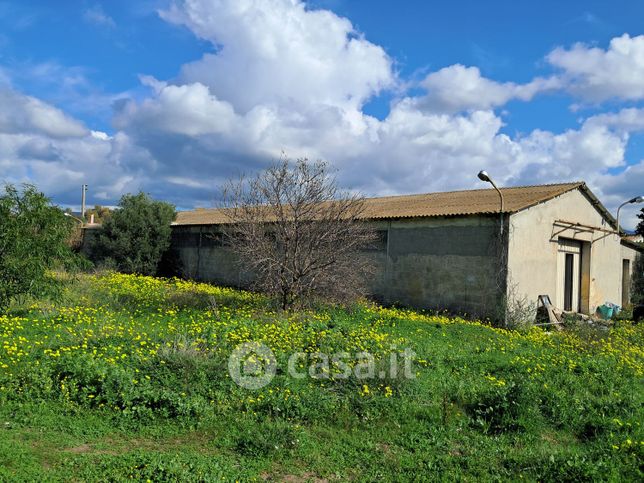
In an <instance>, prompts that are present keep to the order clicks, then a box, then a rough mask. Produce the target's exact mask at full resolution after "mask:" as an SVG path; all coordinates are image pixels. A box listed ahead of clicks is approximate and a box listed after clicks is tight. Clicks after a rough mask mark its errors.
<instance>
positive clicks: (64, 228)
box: [0, 184, 81, 311]
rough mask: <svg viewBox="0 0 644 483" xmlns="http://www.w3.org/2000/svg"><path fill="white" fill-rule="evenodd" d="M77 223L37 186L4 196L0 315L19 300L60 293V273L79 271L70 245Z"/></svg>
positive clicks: (10, 189) (0, 198)
mask: <svg viewBox="0 0 644 483" xmlns="http://www.w3.org/2000/svg"><path fill="white" fill-rule="evenodd" d="M73 230H74V222H73V221H72V220H70V219H69V218H67V217H66V216H65V215H64V213H63V211H62V210H60V209H59V208H57V207H55V206H52V204H51V202H50V200H49V198H47V197H46V196H45V195H44V194H43V193H41V192H39V191H38V190H37V189H36V187H35V186H32V185H24V186H23V188H22V190H20V189H18V188H16V187H15V186H13V185H10V184H8V185H5V186H4V190H3V192H1V193H0V311H4V310H6V308H7V306H8V305H9V303H10V302H11V301H12V300H13V299H15V298H16V297H19V296H25V295H32V296H45V295H48V296H54V295H57V294H58V293H59V292H60V287H61V281H60V277H58V278H56V277H55V276H54V274H53V273H52V271H53V270H55V269H57V268H67V269H69V268H72V267H76V266H78V263H79V262H80V260H81V259H80V257H78V256H77V255H75V254H74V253H73V252H72V250H71V248H70V246H69V243H68V240H69V238H70V235H71V233H72V232H73Z"/></svg>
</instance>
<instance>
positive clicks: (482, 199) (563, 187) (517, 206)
mask: <svg viewBox="0 0 644 483" xmlns="http://www.w3.org/2000/svg"><path fill="white" fill-rule="evenodd" d="M577 188H583V189H584V191H585V192H588V193H589V190H588V189H587V188H586V185H585V184H584V183H583V182H574V183H560V184H547V185H536V186H518V187H514V188H501V192H502V193H503V198H504V210H503V211H504V212H506V213H514V212H517V211H521V210H524V209H526V208H529V207H531V206H534V205H536V204H539V203H543V202H544V201H547V200H550V199H552V198H554V197H556V196H559V195H562V194H564V193H567V192H568V191H572V190H574V189H577ZM591 195H592V194H591ZM593 198H594V197H593ZM499 211H500V200H499V194H498V193H497V192H496V190H494V189H479V190H466V191H448V192H443V193H425V194H417V195H401V196H385V197H381V198H367V199H366V200H365V210H364V213H363V218H364V219H392V218H421V217H435V216H464V215H478V214H493V213H499ZM608 216H610V214H609V215H608ZM611 218H612V217H611ZM228 221H229V219H228V218H227V217H226V215H225V214H224V212H223V210H222V209H205V208H199V209H196V210H192V211H182V212H179V213H178V214H177V218H176V220H175V222H174V223H173V224H174V225H218V224H223V223H226V222H228Z"/></svg>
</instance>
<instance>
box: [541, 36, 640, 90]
mask: <svg viewBox="0 0 644 483" xmlns="http://www.w3.org/2000/svg"><path fill="white" fill-rule="evenodd" d="M547 60H548V62H550V64H552V65H553V66H555V67H558V68H560V69H562V70H563V81H564V82H566V83H567V84H568V88H569V90H570V91H571V92H572V93H574V94H575V95H578V96H580V97H582V98H583V99H585V100H588V101H591V102H601V101H604V100H607V99H612V98H617V99H625V100H642V99H644V80H643V79H644V35H639V36H636V37H631V36H629V35H628V34H624V35H622V36H621V37H615V38H614V39H612V40H611V41H610V45H609V46H608V48H607V49H606V50H604V49H601V48H598V47H589V46H588V45H585V44H581V43H578V44H575V45H573V47H572V48H570V49H564V48H561V47H560V48H557V49H555V50H553V51H552V52H551V53H550V54H549V55H548V56H547Z"/></svg>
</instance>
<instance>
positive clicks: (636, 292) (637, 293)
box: [631, 254, 644, 304]
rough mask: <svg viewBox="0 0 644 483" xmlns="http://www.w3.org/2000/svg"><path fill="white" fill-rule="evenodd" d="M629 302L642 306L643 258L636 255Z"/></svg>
mask: <svg viewBox="0 0 644 483" xmlns="http://www.w3.org/2000/svg"><path fill="white" fill-rule="evenodd" d="M631 300H632V302H633V303H634V304H644V256H643V255H641V254H640V255H638V256H637V258H636V259H635V265H634V266H633V287H632V293H631Z"/></svg>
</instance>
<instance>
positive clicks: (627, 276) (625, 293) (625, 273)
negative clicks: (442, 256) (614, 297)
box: [622, 259, 631, 307]
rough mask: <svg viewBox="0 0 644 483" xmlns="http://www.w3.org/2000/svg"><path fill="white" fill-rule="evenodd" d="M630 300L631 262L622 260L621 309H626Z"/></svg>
mask: <svg viewBox="0 0 644 483" xmlns="http://www.w3.org/2000/svg"><path fill="white" fill-rule="evenodd" d="M630 299H631V261H630V260H628V259H624V260H622V307H626V306H627V305H628V304H629V303H630V301H631V300H630Z"/></svg>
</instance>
